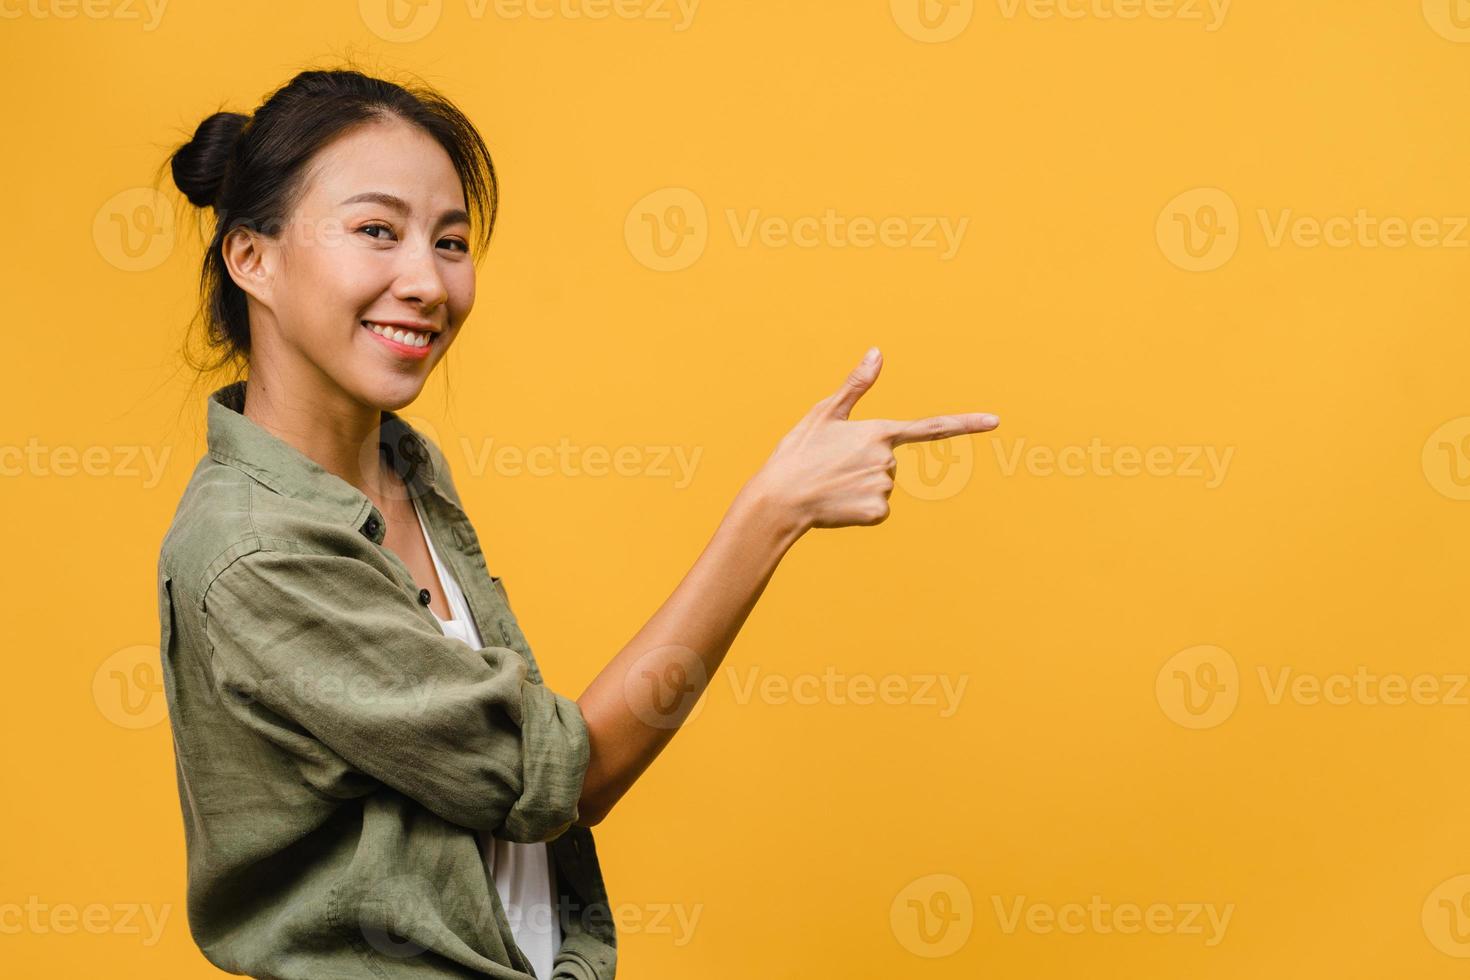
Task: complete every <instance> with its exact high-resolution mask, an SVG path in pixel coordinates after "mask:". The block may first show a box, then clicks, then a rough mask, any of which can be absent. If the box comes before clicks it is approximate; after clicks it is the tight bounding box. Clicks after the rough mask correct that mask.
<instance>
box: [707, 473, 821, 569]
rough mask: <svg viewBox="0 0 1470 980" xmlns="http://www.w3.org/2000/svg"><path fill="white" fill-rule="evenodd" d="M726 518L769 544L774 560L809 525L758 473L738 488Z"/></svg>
mask: <svg viewBox="0 0 1470 980" xmlns="http://www.w3.org/2000/svg"><path fill="white" fill-rule="evenodd" d="M726 520H727V521H731V522H733V523H736V524H738V525H739V526H740V527H741V528H742V530H744V531H745V532H747V533H748V534H750V535H753V536H754V538H755V539H756V540H758V541H763V542H766V543H768V544H770V545H772V546H773V547H774V548H775V549H776V557H777V559H778V560H779V559H780V557H781V556H782V555H784V554H785V553H786V551H787V550H788V549H789V548H790V547H791V546H792V545H793V544H795V543H796V542H797V540H799V539H800V538H801V536H802V535H803V534H805V533H806V532H807V531H808V530H809V529H810V526H811V525H810V524H809V523H808V521H807V520H806V519H805V518H804V517H803V516H802V514H801V512H800V508H798V507H796V506H794V505H793V504H792V502H791V501H790V500H789V499H787V498H786V497H785V496H784V495H782V494H779V493H777V492H775V489H774V488H773V487H771V486H770V485H769V484H768V483H766V482H765V481H764V480H763V479H762V474H761V473H757V474H756V475H755V476H753V477H751V478H750V479H749V480H747V481H746V483H745V485H744V486H742V487H741V488H740V492H739V493H738V494H736V495H735V501H734V502H733V503H732V504H731V505H730V511H729V513H728V514H727V515H726Z"/></svg>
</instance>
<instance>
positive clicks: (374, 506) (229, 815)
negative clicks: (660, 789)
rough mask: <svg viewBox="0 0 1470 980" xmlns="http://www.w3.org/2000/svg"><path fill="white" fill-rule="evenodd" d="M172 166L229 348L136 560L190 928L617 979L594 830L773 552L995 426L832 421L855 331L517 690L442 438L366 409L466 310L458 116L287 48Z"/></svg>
mask: <svg viewBox="0 0 1470 980" xmlns="http://www.w3.org/2000/svg"><path fill="white" fill-rule="evenodd" d="M169 162H170V164H171V168H172V172H173V177H174V180H175V183H176V184H177V186H178V187H179V189H180V190H181V191H182V192H183V193H184V194H185V195H186V196H187V197H188V199H189V201H190V202H192V203H193V204H195V205H196V206H199V207H201V208H203V207H209V208H212V209H213V213H214V217H215V219H216V226H215V232H214V236H213V240H212V241H211V242H210V244H209V246H208V248H207V250H206V253H205V256H204V265H203V270H202V279H201V288H202V293H203V306H202V314H203V319H204V320H205V326H206V328H207V336H208V338H209V339H210V342H211V343H212V344H213V345H215V347H216V348H218V350H219V351H220V352H221V360H222V362H231V361H233V362H234V363H235V364H236V365H237V366H240V367H243V368H246V369H248V374H247V375H246V377H245V378H244V379H243V380H237V381H235V382H234V383H232V384H229V385H226V386H225V387H222V388H219V389H218V390H216V391H214V392H213V394H211V395H210V397H209V399H208V401H207V403H206V407H207V411H208V453H207V454H206V455H205V456H204V457H203V458H202V459H201V460H200V461H199V464H198V466H197V467H196V469H195V470H194V473H193V474H192V476H191V479H190V482H189V484H188V487H187V488H186V490H185V492H184V496H183V499H182V500H181V501H180V504H179V507H178V511H177V513H176V514H175V517H174V521H173V523H172V525H171V526H170V528H169V530H168V533H167V535H166V536H165V538H164V541H163V546H162V551H161V554H160V558H159V569H158V572H159V616H160V622H161V626H162V639H161V653H162V657H163V666H164V672H165V692H166V695H167V698H168V705H169V719H170V724H171V726H172V730H173V733H174V744H175V750H176V757H177V762H178V772H177V775H178V785H179V793H180V801H181V805H182V809H183V814H184V830H185V840H186V844H187V849H188V870H189V882H188V893H189V894H188V911H189V923H190V928H191V931H192V933H193V935H194V938H195V940H196V941H197V943H198V944H199V946H200V948H201V950H202V951H203V952H204V954H205V955H206V956H207V957H208V958H209V959H210V960H211V961H212V962H213V963H215V964H216V965H217V966H219V967H220V968H222V969H225V970H229V971H232V972H239V973H246V974H249V975H251V976H257V977H280V978H295V977H300V978H313V980H315V978H321V977H340V976H376V977H385V978H386V977H409V976H413V977H486V976H488V977H501V978H525V977H527V976H536V977H548V976H552V977H585V978H607V977H611V976H613V974H614V970H615V966H616V934H615V930H614V928H613V925H612V920H611V915H610V908H609V904H608V898H607V893H606V891H605V889H604V887H603V881H602V875H601V870H600V867H599V865H598V861H597V854H596V851H595V849H594V846H593V839H592V833H591V830H590V828H591V827H593V826H595V825H596V824H597V823H598V822H600V821H601V820H602V819H603V818H604V817H605V816H606V815H607V814H608V812H609V811H610V810H611V809H612V808H613V806H614V805H615V804H616V803H617V801H618V800H619V799H620V798H621V797H622V796H623V794H624V793H626V792H627V791H628V789H629V787H630V786H632V784H633V782H634V781H635V780H636V779H637V778H638V777H639V775H640V774H641V773H642V772H643V771H644V770H645V769H646V768H647V767H648V765H649V764H650V763H651V762H652V761H653V759H654V757H656V756H657V755H658V753H659V752H660V751H661V750H662V749H663V747H664V745H666V744H667V743H668V741H669V739H670V738H672V736H673V734H674V732H675V731H676V730H677V729H678V727H679V725H680V723H681V722H682V721H683V720H684V718H685V717H687V715H688V713H689V711H690V710H691V709H692V708H693V707H694V705H695V703H696V702H697V700H698V698H699V696H700V694H701V692H702V691H703V690H704V687H705V685H706V683H707V681H708V679H709V678H710V677H711V676H712V675H713V674H714V673H715V671H716V670H717V669H718V668H719V666H720V662H721V660H722V659H723V658H724V656H725V653H726V651H727V650H728V649H729V647H730V644H731V642H732V641H733V640H734V638H735V635H736V633H737V632H738V631H739V629H740V627H741V625H742V624H743V623H744V621H745V618H746V616H747V615H748V614H749V613H750V610H751V608H752V606H753V605H754V604H755V602H756V600H757V599H758V598H759V596H760V594H761V592H762V590H763V589H764V587H765V585H766V583H767V581H769V579H770V577H771V574H772V573H773V572H774V570H775V568H776V565H777V564H778V563H779V562H780V560H781V558H782V556H783V555H784V554H785V553H786V551H787V549H789V548H790V547H791V546H792V544H793V543H795V541H796V540H797V539H798V538H800V537H801V535H802V534H803V533H804V532H806V531H807V530H808V529H810V528H814V527H840V526H845V525H871V524H877V523H879V522H881V521H882V520H884V519H885V518H886V517H887V515H888V503H887V499H888V495H889V493H890V491H891V490H892V488H893V480H892V475H893V472H894V467H895V460H894V457H893V454H892V449H893V447H894V446H896V445H898V444H900V443H903V442H909V441H918V440H932V439H941V438H946V437H949V436H954V435H961V434H965V433H972V432H982V431H986V430H988V429H991V428H994V427H995V425H996V424H997V421H996V419H995V417H994V416H991V415H980V414H971V415H958V416H946V417H941V418H932V419H924V420H920V421H913V422H900V421H889V420H866V421H851V420H849V419H848V414H849V412H850V411H851V409H852V408H853V406H854V405H855V403H856V402H857V400H858V398H859V397H860V396H861V395H862V394H863V392H864V391H866V390H867V389H868V388H869V387H870V386H871V385H872V384H873V382H874V380H875V379H876V377H877V374H878V369H879V363H880V361H879V356H878V352H877V350H876V349H874V350H872V351H870V352H869V356H868V357H867V358H866V359H864V361H863V363H862V364H861V365H860V366H859V367H858V368H857V369H855V370H854V371H853V372H852V373H851V375H850V376H849V377H848V379H847V380H846V381H845V382H844V383H843V384H842V386H841V387H840V388H839V389H838V390H837V391H836V392H835V393H834V394H832V395H831V396H829V397H827V398H824V399H823V400H822V401H820V402H818V403H817V404H816V405H814V406H813V407H812V409H811V410H810V411H809V412H808V413H807V414H806V416H805V417H804V418H803V419H801V421H800V422H799V423H797V425H796V427H795V428H793V429H792V430H791V432H790V433H788V434H787V435H786V436H785V437H784V438H783V439H782V440H781V441H780V443H779V444H778V445H777V446H776V448H775V451H774V452H773V453H772V454H771V456H770V458H769V459H768V460H767V461H766V463H765V464H764V465H763V466H762V467H761V469H760V470H759V471H758V472H757V473H756V474H755V475H754V476H753V477H751V478H750V479H749V481H748V482H747V483H746V484H745V485H744V486H743V487H742V488H741V490H740V492H739V493H738V494H737V495H736V498H735V500H734V502H733V503H732V505H731V507H730V509H729V511H728V512H727V513H726V515H725V517H724V519H723V520H722V521H721V523H720V525H719V527H718V528H717V529H716V531H715V533H714V536H713V537H712V539H711V540H710V541H709V543H708V544H707V545H706V546H705V549H704V551H703V553H702V554H701V555H700V556H699V558H698V560H697V561H696V562H695V564H694V566H693V568H691V569H690V571H689V572H688V574H687V575H686V576H685V577H684V579H683V581H681V582H680V583H679V585H678V587H677V588H676V589H675V590H674V592H673V594H672V595H670V596H669V598H668V599H667V600H666V601H665V602H664V603H663V605H662V606H660V607H659V609H658V610H657V611H656V612H655V613H654V614H653V616H652V618H650V619H649V620H648V622H647V624H646V625H645V626H643V628H642V629H641V630H639V632H638V633H637V635H636V636H634V637H633V639H632V640H630V641H629V642H628V644H627V645H626V646H625V647H624V648H623V649H622V650H621V651H620V652H619V653H618V654H617V655H616V656H615V657H613V658H612V660H611V661H610V662H609V664H608V665H607V667H606V668H604V669H603V670H602V671H601V673H599V674H598V676H597V677H596V678H595V679H594V680H593V681H592V683H591V684H590V685H589V686H588V688H587V690H586V691H584V692H583V693H582V695H581V697H579V698H578V699H576V700H575V701H573V700H571V699H569V698H567V697H564V696H562V695H560V694H557V693H555V692H553V691H550V690H549V689H548V688H547V687H546V686H545V685H544V684H543V683H542V681H541V674H540V671H539V669H538V667H537V664H536V660H535V657H534V656H533V655H532V653H531V650H530V647H529V646H528V645H527V643H526V640H525V637H524V636H523V635H522V634H521V632H520V630H519V628H518V627H517V625H516V618H515V616H514V614H513V613H512V612H511V609H510V605H509V599H508V597H507V594H506V592H505V590H504V588H503V587H502V586H501V584H500V581H499V579H498V578H496V577H495V576H492V575H491V574H490V572H489V570H488V569H487V567H486V565H485V561H484V554H483V551H482V550H481V547H480V544H479V540H478V538H477V536H476V534H475V531H474V528H473V526H472V524H471V522H470V520H469V518H468V517H467V516H466V514H465V513H464V511H463V510H462V509H461V505H460V497H459V493H458V491H457V489H456V488H455V485H454V482H453V478H452V476H451V473H450V471H449V468H448V466H447V465H446V462H445V459H444V456H443V454H442V453H441V451H440V450H439V447H438V446H436V445H434V444H433V443H432V442H431V441H429V440H427V439H425V438H424V437H423V436H422V435H421V434H419V433H418V432H416V431H415V430H414V429H413V428H412V427H411V426H409V425H407V424H406V423H405V422H404V421H403V420H402V419H401V418H400V417H399V416H398V415H397V414H396V411H397V410H399V409H401V408H402V407H403V406H405V405H407V404H409V403H410V402H412V401H413V400H414V398H416V397H417V396H418V394H419V392H420V391H421V390H422V389H423V386H424V383H425V381H426V380H427V379H428V376H429V373H430V372H431V371H433V370H434V367H435V365H437V364H438V363H439V362H440V360H442V359H443V357H444V355H445V353H446V352H447V351H448V349H449V346H450V345H451V344H452V343H453V342H454V340H455V338H456V337H457V336H458V334H459V331H460V330H461V329H462V328H463V326H464V324H465V321H466V319H467V318H468V316H469V314H470V309H471V307H472V306H473V305H474V300H475V262H476V260H477V259H478V258H479V257H480V255H481V253H482V250H483V248H484V247H485V246H486V244H487V243H488V241H489V236H490V231H491V228H492V227H493V223H494V217H495V208H496V200H497V186H496V180H495V172H494V168H493V166H492V164H491V160H490V155H489V153H488V151H487V150H486V148H485V145H484V143H483V141H482V140H481V138H480V136H479V135H478V134H477V133H476V131H475V129H474V127H473V126H472V125H471V124H470V123H469V122H468V120H466V119H465V117H464V116H463V115H462V114H461V113H460V112H459V111H458V110H457V109H455V108H454V107H453V106H452V105H450V104H449V103H448V102H447V101H445V100H444V99H443V98H442V97H439V96H437V95H436V94H434V93H432V92H431V91H429V90H427V89H424V88H421V87H401V86H399V85H396V84H393V83H391V82H388V81H384V80H381V79H376V78H371V77H368V76H365V75H363V74H360V73H358V72H355V71H308V72H303V73H302V74H299V75H297V76H296V77H295V78H294V79H292V80H291V81H290V82H289V83H288V84H287V85H285V86H284V87H282V88H281V89H279V90H278V91H276V92H275V93H274V94H272V95H271V96H270V97H269V98H268V99H267V100H266V101H265V102H264V103H263V104H262V105H261V106H260V107H259V108H258V109H257V110H256V111H255V112H254V114H253V115H252V116H250V117H248V118H247V117H245V116H243V115H238V114H234V113H223V112H222V113H216V114H214V115H212V116H210V117H209V118H207V119H205V120H204V121H203V122H202V123H201V124H200V125H199V127H198V129H197V131H196V132H195V133H194V136H193V139H192V140H190V141H189V142H188V143H187V144H185V145H183V146H181V147H179V148H178V149H177V150H176V151H175V152H174V154H173V155H172V156H171V157H170V158H169ZM472 242H473V243H474V244H473V246H472V244H471V243H472Z"/></svg>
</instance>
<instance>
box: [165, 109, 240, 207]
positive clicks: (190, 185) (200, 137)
mask: <svg viewBox="0 0 1470 980" xmlns="http://www.w3.org/2000/svg"><path fill="white" fill-rule="evenodd" d="M248 122H250V117H249V116H246V115H242V114H240V113H238V112H216V113H215V114H214V115H212V116H210V117H209V118H207V119H205V120H204V121H203V122H201V123H200V124H199V127H198V128H197V129H195V130H194V138H193V139H191V140H190V141H189V142H188V143H186V144H184V145H183V146H181V147H179V148H178V150H176V151H175V152H174V155H173V158H172V160H171V161H170V163H171V166H172V168H173V174H174V184H175V185H176V186H177V187H178V188H179V190H180V191H182V192H183V193H184V196H185V197H187V198H188V199H189V202H190V203H191V204H193V205H194V206H195V207H201V208H204V207H214V206H215V204H216V202H217V201H218V200H219V192H220V186H221V185H222V184H223V183H224V179H225V170H226V169H227V168H228V166H229V163H230V155H231V153H233V151H234V149H235V142H236V141H237V140H238V139H239V138H240V133H241V132H243V131H244V129H245V125H246V124H247V123H248Z"/></svg>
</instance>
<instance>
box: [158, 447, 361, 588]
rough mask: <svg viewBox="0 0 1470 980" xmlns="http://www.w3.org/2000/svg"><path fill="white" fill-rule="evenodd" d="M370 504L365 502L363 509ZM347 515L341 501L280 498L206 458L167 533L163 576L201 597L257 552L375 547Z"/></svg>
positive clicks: (326, 551)
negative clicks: (225, 572) (232, 566)
mask: <svg viewBox="0 0 1470 980" xmlns="http://www.w3.org/2000/svg"><path fill="white" fill-rule="evenodd" d="M344 486H345V484H344ZM368 506H369V505H368V504H367V501H366V498H363V501H362V508H364V510H365V509H366V508H367V507H368ZM348 509H350V507H344V506H343V501H342V499H340V498H333V499H330V500H328V499H313V498H312V497H311V496H291V495H288V494H283V493H280V492H277V491H276V490H274V489H272V488H271V487H269V486H267V485H266V484H264V483H262V482H261V481H260V480H258V479H256V478H255V477H254V476H252V475H251V474H250V473H249V472H247V471H245V470H243V469H240V468H238V467H235V466H231V465H229V464H228V463H224V462H221V461H219V460H217V459H215V458H214V457H212V456H210V455H208V454H206V455H205V456H204V457H203V458H201V459H200V460H199V462H198V464H196V465H195V467H194V471H193V473H192V474H191V475H190V477H189V482H188V484H187V485H186V486H185V487H184V492H183V494H182V496H181V497H180V498H179V503H178V506H177V507H176V508H175V510H174V515H173V519H172V521H171V522H170V523H169V526H168V530H167V531H166V532H165V533H164V536H163V542H162V545H161V546H160V548H159V555H158V568H159V575H160V577H161V578H168V579H171V580H172V581H173V582H174V583H175V587H176V588H178V587H181V588H182V589H183V591H184V592H185V593H187V594H190V595H193V596H194V597H196V598H197V597H202V596H203V595H204V593H205V592H207V591H208V588H209V584H210V582H212V581H213V579H214V578H215V577H216V576H217V575H218V574H219V573H220V572H221V571H223V570H224V569H225V568H226V567H228V566H229V565H230V563H231V562H233V561H235V560H236V559H238V558H241V557H243V556H245V555H248V554H251V553H253V552H257V551H286V552H295V553H302V554H353V553H355V552H357V551H360V550H364V548H365V546H366V545H368V544H370V542H369V541H368V539H367V538H365V537H363V536H362V534H361V533H360V532H358V531H357V530H356V528H355V526H354V524H355V518H356V516H357V515H355V514H350V513H347V510H348Z"/></svg>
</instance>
